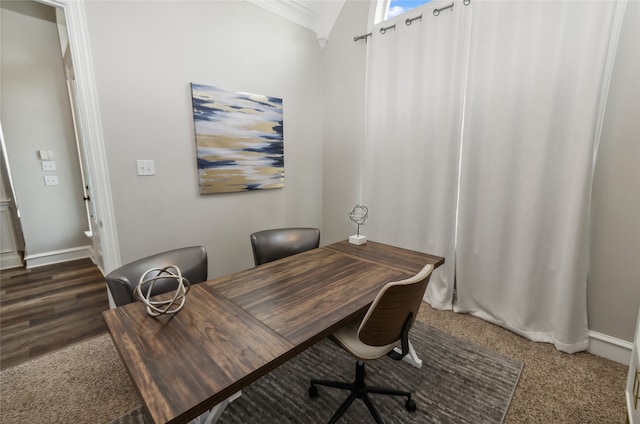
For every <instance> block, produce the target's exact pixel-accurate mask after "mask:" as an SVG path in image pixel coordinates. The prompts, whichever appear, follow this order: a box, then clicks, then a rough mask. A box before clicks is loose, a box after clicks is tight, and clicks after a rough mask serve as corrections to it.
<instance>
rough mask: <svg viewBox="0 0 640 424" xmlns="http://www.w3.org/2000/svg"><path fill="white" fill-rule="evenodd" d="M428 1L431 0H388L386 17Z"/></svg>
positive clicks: (399, 13) (396, 14)
mask: <svg viewBox="0 0 640 424" xmlns="http://www.w3.org/2000/svg"><path fill="white" fill-rule="evenodd" d="M430 1H431V0H391V1H390V2H389V9H388V10H387V17H386V19H391V18H395V17H396V16H398V15H402V14H403V13H404V12H406V11H408V10H411V9H415V8H416V7H418V6H422V5H423V4H425V3H429V2H430Z"/></svg>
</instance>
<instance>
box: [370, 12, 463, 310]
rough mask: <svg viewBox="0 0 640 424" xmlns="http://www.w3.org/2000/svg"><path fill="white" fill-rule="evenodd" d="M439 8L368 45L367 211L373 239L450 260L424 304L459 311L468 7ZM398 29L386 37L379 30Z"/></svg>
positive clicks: (434, 278) (437, 274)
mask: <svg viewBox="0 0 640 424" xmlns="http://www.w3.org/2000/svg"><path fill="white" fill-rule="evenodd" d="M450 3H451V2H433V3H430V4H428V6H427V7H422V8H420V9H416V10H414V11H412V13H410V14H409V17H417V16H419V15H420V14H422V19H421V20H415V21H413V23H411V24H410V25H406V24H405V19H406V16H403V17H402V18H398V19H396V20H395V21H391V22H385V23H384V24H383V25H378V26H376V27H375V28H374V29H373V31H372V36H371V37H370V38H369V39H368V41H367V46H368V55H367V61H368V63H367V87H368V89H367V120H366V139H365V152H364V156H365V159H364V182H363V185H364V190H363V199H362V201H363V204H365V205H366V206H367V207H368V208H369V220H368V222H367V224H366V225H365V226H364V227H363V228H362V232H363V233H364V234H365V235H367V236H368V238H369V239H371V240H375V241H379V242H383V243H389V244H394V245H397V246H401V247H405V248H409V249H414V250H419V251H423V252H429V253H433V254H436V255H439V256H444V257H445V258H446V263H445V265H443V266H442V267H440V268H439V269H438V270H436V272H434V274H433V275H432V277H431V281H430V283H429V287H428V291H427V293H426V298H427V299H428V301H429V302H430V303H431V304H432V306H434V307H437V308H440V309H444V308H448V309H451V301H450V299H451V295H452V293H453V272H454V264H455V261H454V260H453V257H454V235H455V213H453V211H455V208H456V190H457V184H458V170H457V169H458V167H457V164H458V161H459V153H460V150H459V146H460V142H459V140H460V131H461V123H462V111H463V108H462V99H463V90H464V70H465V56H466V43H467V39H468V37H467V36H466V33H467V31H468V27H469V25H468V24H467V22H466V17H467V16H469V15H465V14H464V13H463V12H464V10H463V8H464V6H463V5H462V3H458V4H456V7H454V8H453V10H451V9H447V10H445V11H442V12H441V13H440V15H439V16H437V17H436V16H434V15H433V9H434V8H439V7H444V6H447V5H448V4H450ZM393 24H395V28H390V29H388V30H386V32H385V33H384V34H381V33H380V28H381V27H388V26H391V25H393Z"/></svg>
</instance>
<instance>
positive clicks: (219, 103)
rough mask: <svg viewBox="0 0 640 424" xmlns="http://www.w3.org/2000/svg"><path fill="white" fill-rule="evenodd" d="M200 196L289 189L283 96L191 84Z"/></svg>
mask: <svg viewBox="0 0 640 424" xmlns="http://www.w3.org/2000/svg"><path fill="white" fill-rule="evenodd" d="M191 97H192V100H193V118H194V126H195V135H196V154H197V159H198V174H199V184H200V194H209V193H230V192H238V191H250V190H263V189H270V188H282V187H284V139H283V119H282V99H279V98H276V97H268V96H262V95H257V94H249V93H236V92H232V91H228V90H224V89H221V88H217V87H212V86H207V85H201V84H195V83H191Z"/></svg>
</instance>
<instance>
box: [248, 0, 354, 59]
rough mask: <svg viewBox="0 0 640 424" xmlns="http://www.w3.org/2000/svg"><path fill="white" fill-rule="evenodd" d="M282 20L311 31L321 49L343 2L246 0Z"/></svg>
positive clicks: (343, 0) (333, 0) (324, 0)
mask: <svg viewBox="0 0 640 424" xmlns="http://www.w3.org/2000/svg"><path fill="white" fill-rule="evenodd" d="M246 1H247V2H249V3H251V4H253V5H255V6H258V7H260V8H262V9H264V10H266V11H268V12H271V13H273V14H274V15H276V16H279V17H281V18H283V19H286V20H288V21H290V22H293V23H295V24H297V25H300V26H301V27H303V28H306V29H308V30H311V31H313V32H314V33H315V34H316V39H317V40H318V43H319V44H320V47H321V48H324V45H326V43H327V41H328V40H329V33H330V32H331V29H332V28H333V25H334V23H335V21H336V19H337V18H338V15H339V14H340V11H341V10H342V7H343V6H344V2H345V0H331V1H328V0H246Z"/></svg>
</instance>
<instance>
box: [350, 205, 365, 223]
mask: <svg viewBox="0 0 640 424" xmlns="http://www.w3.org/2000/svg"><path fill="white" fill-rule="evenodd" d="M349 218H351V220H352V221H353V222H355V223H356V224H358V225H362V224H364V223H365V222H367V219H368V218H369V208H367V207H366V206H362V205H356V206H355V207H354V208H353V209H351V212H349Z"/></svg>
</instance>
